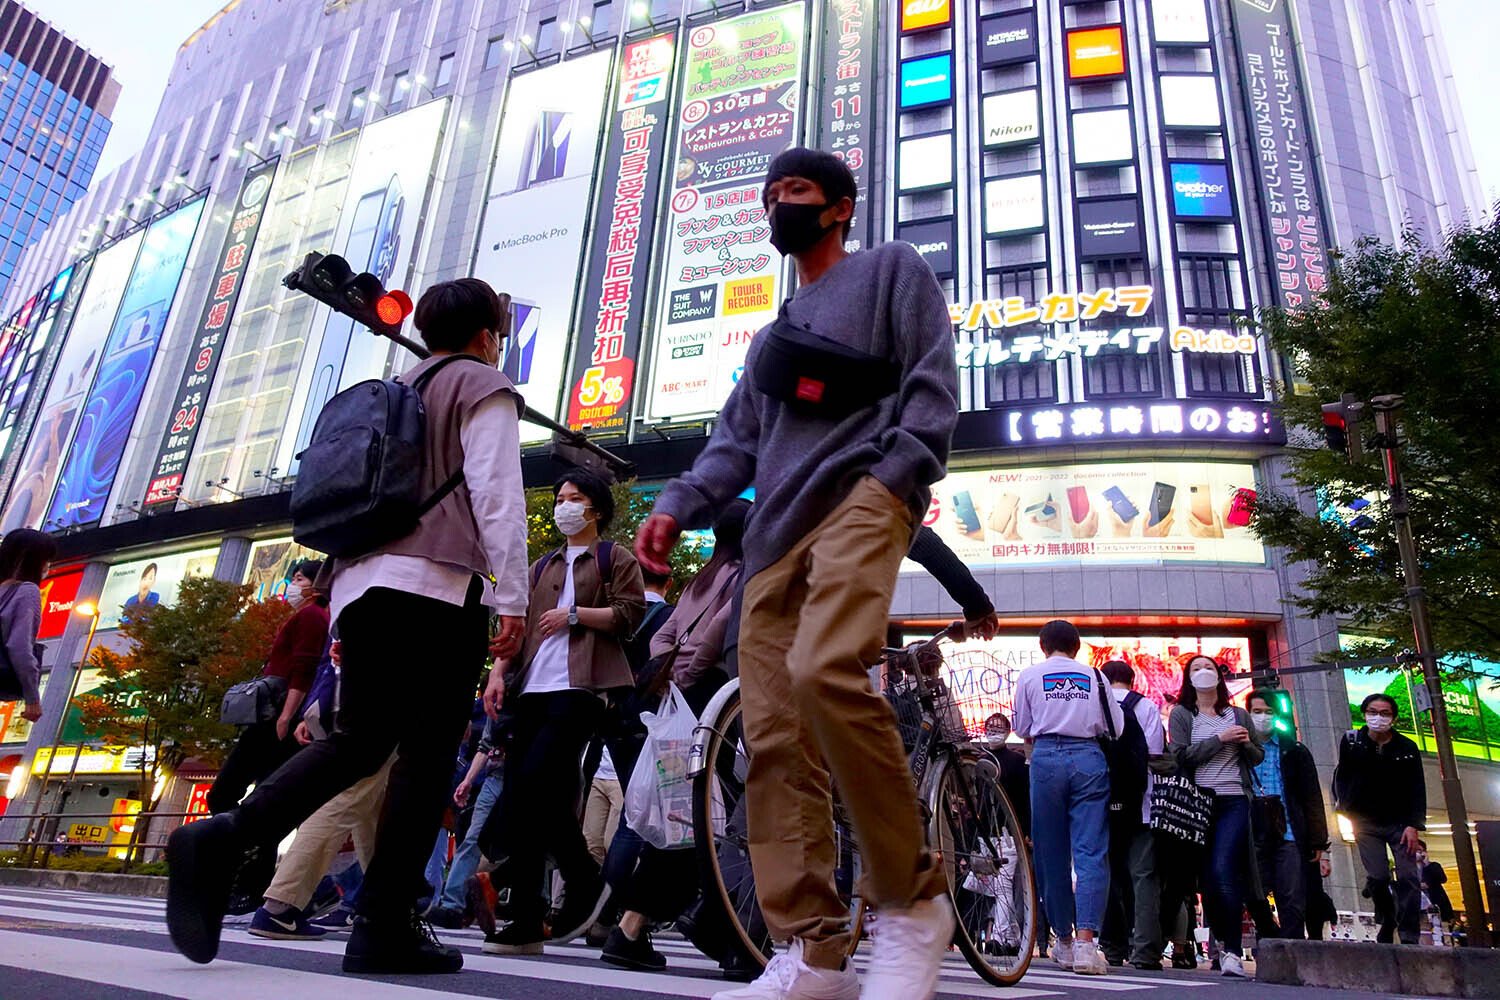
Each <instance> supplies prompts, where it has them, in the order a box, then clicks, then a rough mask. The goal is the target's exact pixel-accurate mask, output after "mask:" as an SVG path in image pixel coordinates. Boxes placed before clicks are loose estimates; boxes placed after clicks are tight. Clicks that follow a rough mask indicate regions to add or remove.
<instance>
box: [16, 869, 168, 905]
mask: <svg viewBox="0 0 1500 1000" xmlns="http://www.w3.org/2000/svg"><path fill="white" fill-rule="evenodd" d="M0 885H14V886H22V887H25V888H28V889H71V890H74V891H76V892H99V893H106V894H108V895H112V896H146V897H149V898H152V899H166V898H167V880H166V879H165V878H162V877H161V876H159V875H111V874H108V873H105V872H68V871H58V870H56V869H51V868H0Z"/></svg>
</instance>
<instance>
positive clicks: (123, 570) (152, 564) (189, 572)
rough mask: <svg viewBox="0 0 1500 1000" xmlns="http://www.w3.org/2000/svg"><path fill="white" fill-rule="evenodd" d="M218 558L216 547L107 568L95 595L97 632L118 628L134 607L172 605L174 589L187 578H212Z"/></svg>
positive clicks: (137, 560)
mask: <svg viewBox="0 0 1500 1000" xmlns="http://www.w3.org/2000/svg"><path fill="white" fill-rule="evenodd" d="M218 558H219V547H218V546H217V545H215V546H213V547H212V548H206V549H193V550H192V551H190V552H173V553H172V554H170V555H165V556H154V557H152V558H150V559H136V560H133V561H132V562H125V563H116V564H115V565H113V566H111V567H110V568H109V575H108V576H107V577H105V579H104V588H103V589H102V590H101V591H100V593H99V629H100V630H101V631H103V630H104V629H112V628H118V627H119V625H120V620H121V619H122V618H125V617H128V616H129V615H130V614H131V613H132V612H133V611H134V610H135V609H136V608H145V607H155V606H156V605H158V604H166V605H169V604H172V603H174V602H175V601H176V600H177V588H178V587H179V586H181V585H182V581H183V580H185V579H186V578H188V577H190V576H212V575H213V571H214V563H215V562H217V561H218Z"/></svg>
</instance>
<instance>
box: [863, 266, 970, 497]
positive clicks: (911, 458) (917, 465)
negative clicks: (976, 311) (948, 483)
mask: <svg viewBox="0 0 1500 1000" xmlns="http://www.w3.org/2000/svg"><path fill="white" fill-rule="evenodd" d="M891 295H892V300H893V304H894V305H895V309H894V310H893V313H894V315H895V317H896V322H897V328H896V330H895V343H894V344H893V345H892V347H893V351H894V353H895V355H896V358H897V360H899V361H900V363H901V369H902V372H903V375H902V380H901V388H900V390H899V398H898V400H897V403H896V419H895V421H894V422H893V423H892V426H891V427H890V428H889V429H888V430H887V431H886V432H885V433H884V434H883V435H881V438H880V450H881V451H882V452H883V453H884V454H885V457H884V458H882V459H881V460H880V461H879V462H877V463H875V466H874V468H872V469H871V470H870V474H871V475H873V476H874V477H875V478H876V479H878V480H880V481H881V482H882V483H884V484H885V485H886V488H887V489H889V490H890V491H891V492H892V493H894V494H895V495H896V496H898V497H901V498H903V499H909V498H911V497H914V496H917V494H918V491H919V490H921V489H924V488H925V487H928V486H931V485H932V484H933V483H935V482H937V481H938V480H939V479H941V478H943V473H944V470H945V469H946V468H947V465H948V449H949V448H950V447H951V446H952V443H953V428H954V427H955V426H957V424H958V364H957V361H956V359H955V356H954V351H953V323H952V320H950V319H949V316H948V303H947V300H946V299H944V298H943V290H942V288H941V287H940V286H939V285H938V281H937V278H936V277H934V276H933V273H932V268H930V267H928V266H927V262H926V261H925V260H923V259H922V258H921V256H920V255H919V254H918V253H917V251H916V250H915V249H913V248H911V247H907V252H906V253H905V254H903V256H902V268H901V272H900V277H899V278H898V280H897V285H896V287H895V289H893V290H892V293H891Z"/></svg>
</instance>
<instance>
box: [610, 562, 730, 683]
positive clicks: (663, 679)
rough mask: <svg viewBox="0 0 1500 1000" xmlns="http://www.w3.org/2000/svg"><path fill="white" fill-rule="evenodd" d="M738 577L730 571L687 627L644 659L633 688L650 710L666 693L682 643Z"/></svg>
mask: <svg viewBox="0 0 1500 1000" xmlns="http://www.w3.org/2000/svg"><path fill="white" fill-rule="evenodd" d="M739 577H740V574H739V571H738V570H737V571H735V572H734V573H731V574H730V575H729V579H727V580H725V581H724V582H723V583H722V584H720V585H719V589H718V591H717V592H716V593H715V594H714V596H713V600H711V601H709V602H708V603H707V604H705V605H704V606H703V610H702V611H699V612H698V615H697V617H695V618H694V619H693V620H692V621H690V622H688V625H687V627H686V628H684V629H683V630H682V631H681V632H679V633H678V634H677V639H676V641H675V642H673V643H672V645H671V646H670V647H668V648H667V649H666V651H665V652H663V653H661V655H659V656H653V657H651V659H649V660H647V661H646V666H645V667H644V668H642V670H641V676H640V678H639V679H638V680H637V681H636V685H635V688H636V691H637V692H638V693H639V694H640V695H641V696H642V698H641V700H642V701H643V702H644V703H646V704H647V705H649V706H650V710H652V711H654V710H655V706H656V704H657V703H658V702H659V701H660V699H661V697H662V695H663V694H665V693H666V690H667V684H668V682H670V681H671V680H672V667H673V666H674V665H675V664H676V663H677V657H678V656H679V655H681V653H682V644H683V643H685V642H687V638H688V636H690V635H692V634H693V629H695V628H697V627H698V623H699V622H701V621H702V620H703V617H704V615H707V614H708V612H709V609H710V608H713V607H715V606H717V605H718V604H719V599H720V598H721V597H723V596H724V592H725V591H726V590H728V589H729V586H730V584H732V583H735V582H736V581H738V580H739ZM689 586H691V585H689Z"/></svg>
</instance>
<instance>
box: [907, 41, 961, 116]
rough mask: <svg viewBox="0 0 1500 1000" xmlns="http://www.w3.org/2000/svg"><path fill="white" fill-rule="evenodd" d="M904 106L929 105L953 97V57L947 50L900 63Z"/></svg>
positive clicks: (911, 107) (911, 108)
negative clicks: (935, 54) (936, 54)
mask: <svg viewBox="0 0 1500 1000" xmlns="http://www.w3.org/2000/svg"><path fill="white" fill-rule="evenodd" d="M900 79H901V110H902V111H911V110H913V109H916V108H929V107H932V106H933V105H935V104H945V103H947V102H948V101H951V100H952V99H953V59H952V57H951V56H949V55H948V54H947V53H944V54H942V55H938V56H921V57H919V58H917V59H907V60H905V61H904V62H902V63H901V74H900Z"/></svg>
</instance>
